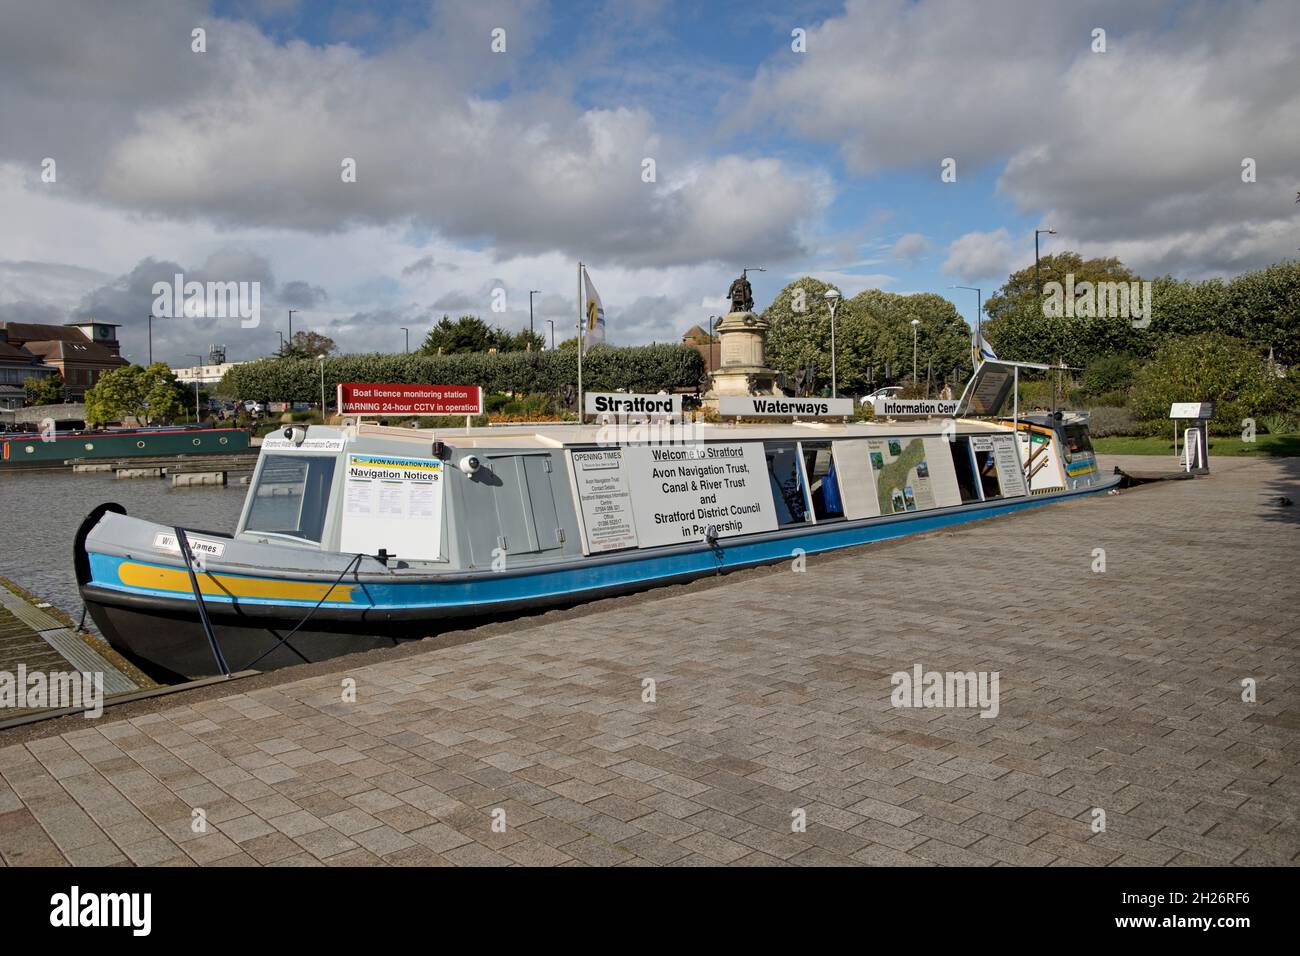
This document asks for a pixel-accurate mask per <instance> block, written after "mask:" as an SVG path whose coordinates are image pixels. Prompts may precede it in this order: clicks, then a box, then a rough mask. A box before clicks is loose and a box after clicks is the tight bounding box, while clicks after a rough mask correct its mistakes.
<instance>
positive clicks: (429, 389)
mask: <svg viewBox="0 0 1300 956" xmlns="http://www.w3.org/2000/svg"><path fill="white" fill-rule="evenodd" d="M338 406H339V414H340V415H481V414H482V413H483V389H482V387H481V386H478V385H378V384H373V383H366V382H340V383H339V387H338Z"/></svg>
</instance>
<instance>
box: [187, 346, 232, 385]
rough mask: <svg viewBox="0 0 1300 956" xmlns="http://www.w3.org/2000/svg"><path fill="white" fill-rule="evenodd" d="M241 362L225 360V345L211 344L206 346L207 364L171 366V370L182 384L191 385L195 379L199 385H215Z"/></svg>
mask: <svg viewBox="0 0 1300 956" xmlns="http://www.w3.org/2000/svg"><path fill="white" fill-rule="evenodd" d="M243 364H244V363H243V362H227V361H226V347H225V346H224V345H213V346H209V348H208V364H206V365H191V366H189V367H188V368H173V369H172V372H173V373H174V374H175V375H176V381H178V382H180V383H181V384H182V385H193V384H194V383H195V381H197V382H198V383H199V385H216V384H218V383H219V382H220V381H221V379H222V378H223V377H224V376H225V374H226V373H227V372H229V371H230V370H231V369H232V368H234V367H235V366H236V365H243Z"/></svg>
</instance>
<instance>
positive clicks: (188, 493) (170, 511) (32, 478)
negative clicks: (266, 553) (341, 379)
mask: <svg viewBox="0 0 1300 956" xmlns="http://www.w3.org/2000/svg"><path fill="white" fill-rule="evenodd" d="M247 490H248V489H247V488H246V487H245V486H243V485H231V486H230V487H228V488H221V487H216V486H211V485H209V486H196V487H192V488H173V487H172V486H171V483H170V482H169V481H168V480H167V479H165V478H138V479H129V480H121V481H119V480H117V479H116V478H114V477H113V476H112V475H74V474H73V473H72V471H71V469H69V470H67V471H45V472H40V473H35V472H28V473H23V472H13V471H3V472H0V575H3V576H4V577H7V578H9V579H10V580H11V581H13V582H14V583H15V584H19V585H21V586H22V587H24V588H26V589H27V590H28V591H31V592H32V593H33V594H35V595H37V596H38V597H39V598H41V600H44V601H49V602H50V603H51V604H53V605H54V606H55V607H57V608H58V609H59V610H61V611H63V612H64V613H66V614H68V615H69V616H70V617H71V618H72V619H73V620H74V621H75V620H77V619H78V618H79V617H80V615H81V598H80V596H79V595H78V594H77V579H76V575H75V574H74V573H73V570H72V539H73V537H74V536H75V535H76V533H77V527H78V526H79V525H80V524H81V521H82V519H83V518H85V517H86V515H87V514H88V513H89V512H90V510H91V509H92V508H94V507H95V505H98V504H101V503H102V502H105V501H116V502H117V503H118V504H120V505H122V507H124V508H126V513H127V514H129V515H135V516H137V517H141V518H147V519H148V520H150V521H157V522H158V523H160V524H167V525H177V524H180V525H184V526H185V527H187V528H201V529H204V530H208V531H224V532H227V533H229V532H232V531H234V530H235V523H236V522H237V521H238V520H239V512H240V509H241V508H242V507H243V504H244V493H245V492H246V491H247ZM86 625H87V627H89V628H91V630H93V629H94V625H93V624H92V622H91V621H90V618H87V619H86Z"/></svg>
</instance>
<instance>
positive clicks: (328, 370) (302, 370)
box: [221, 345, 704, 402]
mask: <svg viewBox="0 0 1300 956" xmlns="http://www.w3.org/2000/svg"><path fill="white" fill-rule="evenodd" d="M320 375H321V372H320V362H319V360H318V359H278V358H267V359H259V360H258V361H256V362H249V363H247V364H245V365H239V366H236V367H235V368H233V369H231V370H230V371H229V372H227V373H226V376H225V378H224V379H222V382H221V387H222V391H223V392H229V393H230V394H231V395H233V396H234V397H235V398H238V399H240V400H241V401H247V400H249V399H252V400H254V401H260V402H265V401H278V402H312V401H319V400H320V392H321V380H320ZM703 376H704V357H703V356H702V355H701V354H700V353H699V351H698V350H696V349H694V348H692V347H691V346H688V345H641V346H635V347H630V348H611V347H607V346H606V347H597V348H595V349H593V350H591V351H590V352H587V353H586V354H585V355H584V356H583V361H582V384H583V388H585V389H586V390H588V391H606V392H609V391H618V390H626V391H629V392H657V391H659V390H660V389H664V390H667V391H672V390H673V389H679V388H695V387H696V386H697V385H699V383H700V381H701V379H702V378H703ZM339 382H383V383H403V384H430V385H431V384H437V385H481V386H483V390H484V391H485V392H552V393H558V392H561V391H563V389H564V387H565V386H566V385H571V386H573V388H574V389H575V390H576V389H577V387H578V353H577V351H576V350H573V349H560V350H556V351H550V352H497V353H492V352H470V353H461V354H455V355H419V354H416V355H383V354H378V353H376V354H371V355H340V356H336V357H332V358H327V359H326V360H325V388H326V392H327V395H326V399H327V401H328V399H329V396H332V395H333V394H334V386H335V385H336V384H337V383H339Z"/></svg>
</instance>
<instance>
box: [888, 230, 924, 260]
mask: <svg viewBox="0 0 1300 956" xmlns="http://www.w3.org/2000/svg"><path fill="white" fill-rule="evenodd" d="M929 251H930V240H929V239H927V238H925V236H923V235H921V234H920V233H919V232H909V233H907V234H906V235H903V236H900V237H899V238H898V241H897V242H895V243H894V245H893V247H892V248H890V250H889V254H890V255H891V256H892V257H893V258H895V259H902V260H904V261H908V262H910V261H912V260H914V259H919V258H920V257H921V256H923V255H925V254H926V253H927V252H929Z"/></svg>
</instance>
